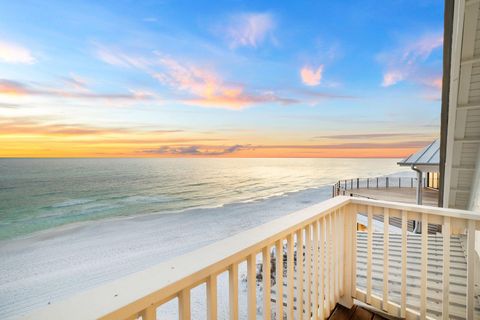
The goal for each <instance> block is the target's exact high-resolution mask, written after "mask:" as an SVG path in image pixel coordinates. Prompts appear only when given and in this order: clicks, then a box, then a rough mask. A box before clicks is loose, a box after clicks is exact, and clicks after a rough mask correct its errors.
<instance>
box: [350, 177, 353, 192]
mask: <svg viewBox="0 0 480 320" xmlns="http://www.w3.org/2000/svg"><path fill="white" fill-rule="evenodd" d="M352 189H353V179H351V180H350V190H352Z"/></svg>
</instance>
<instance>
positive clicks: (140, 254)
mask: <svg viewBox="0 0 480 320" xmlns="http://www.w3.org/2000/svg"><path fill="white" fill-rule="evenodd" d="M330 196H331V187H330V186H327V187H322V188H318V189H308V190H304V191H299V192H294V193H290V194H287V195H284V196H281V197H273V198H269V199H266V200H262V201H256V202H251V203H237V204H229V205H225V206H223V207H219V208H212V209H192V210H189V211H185V212H181V213H174V214H150V215H142V216H137V217H130V218H123V219H115V220H102V221H95V222H90V223H82V224H78V225H70V226H66V227H62V228H57V229H52V230H49V231H47V232H41V233H37V234H34V235H32V236H29V237H25V238H21V239H15V240H9V241H3V242H0V315H1V318H2V319H11V318H15V317H17V316H18V315H20V314H24V313H25V312H28V311H29V310H32V309H35V308H38V307H41V306H44V305H46V304H48V303H49V302H55V301H58V300H61V299H64V298H66V297H69V296H71V295H74V294H76V293H78V292H81V291H85V290H88V289H91V288H93V287H96V286H98V285H100V284H102V283H106V282H108V281H112V280H114V279H118V278H120V277H122V276H125V275H128V274H131V273H134V272H137V271H141V270H144V269H145V268H147V267H149V266H152V265H154V264H157V263H159V262H162V261H165V260H168V259H169V258H172V257H174V256H177V255H181V254H183V253H186V252H189V251H191V250H193V249H196V248H199V247H202V246H205V245H207V244H209V243H211V242H214V241H216V240H219V239H223V238H226V237H228V236H231V235H234V234H236V233H238V232H241V231H243V230H246V229H249V228H252V227H254V226H256V225H258V224H262V223H265V222H268V221H270V220H273V219H275V218H278V217H280V216H282V215H285V214H288V213H291V212H293V211H295V210H299V209H301V208H304V207H308V206H310V205H312V204H314V203H317V202H320V201H323V200H325V199H327V198H329V197H330ZM192 303H193V301H192ZM193 304H194V303H193Z"/></svg>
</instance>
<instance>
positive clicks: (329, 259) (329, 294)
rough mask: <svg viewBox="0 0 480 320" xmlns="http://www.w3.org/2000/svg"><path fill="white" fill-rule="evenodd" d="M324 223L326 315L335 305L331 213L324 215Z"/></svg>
mask: <svg viewBox="0 0 480 320" xmlns="http://www.w3.org/2000/svg"><path fill="white" fill-rule="evenodd" d="M326 225H327V241H326V242H327V244H326V250H327V268H328V269H327V279H326V280H327V295H326V299H327V300H328V304H327V306H328V307H327V316H329V315H330V311H332V309H333V308H334V306H335V301H334V299H333V286H334V285H333V268H332V265H333V259H332V215H331V214H329V215H328V216H327V217H326Z"/></svg>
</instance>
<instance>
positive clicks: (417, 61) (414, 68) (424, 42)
mask: <svg viewBox="0 0 480 320" xmlns="http://www.w3.org/2000/svg"><path fill="white" fill-rule="evenodd" d="M442 45H443V36H442V34H440V33H432V34H425V35H423V36H421V37H419V38H416V39H413V40H410V41H408V42H407V43H405V44H403V45H401V46H399V47H397V48H396V49H394V50H391V51H388V52H384V53H381V54H380V55H379V57H378V59H379V61H380V62H381V63H382V64H384V66H385V71H384V74H383V81H382V86H384V87H389V86H392V85H395V84H397V83H399V82H401V81H407V80H408V81H413V82H417V83H418V82H421V83H423V84H426V85H430V86H433V87H438V82H425V78H426V77H427V78H428V77H431V75H430V73H429V70H426V69H425V68H422V64H423V63H424V62H425V61H426V60H427V59H428V58H429V57H430V56H431V54H432V52H433V51H434V50H436V49H439V48H441V47H442Z"/></svg>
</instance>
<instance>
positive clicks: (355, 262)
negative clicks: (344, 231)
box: [350, 204, 358, 297]
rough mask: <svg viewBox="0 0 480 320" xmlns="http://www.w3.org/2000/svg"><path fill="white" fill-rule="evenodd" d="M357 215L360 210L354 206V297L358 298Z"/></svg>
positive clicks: (352, 231) (352, 269) (352, 271)
mask: <svg viewBox="0 0 480 320" xmlns="http://www.w3.org/2000/svg"><path fill="white" fill-rule="evenodd" d="M357 215H358V208H357V205H356V204H352V217H350V219H352V225H351V226H352V230H351V231H350V232H351V233H352V268H351V274H352V282H351V283H352V288H351V289H352V297H356V295H357Z"/></svg>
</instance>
